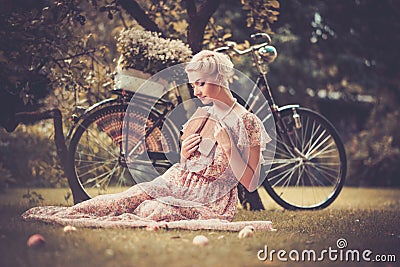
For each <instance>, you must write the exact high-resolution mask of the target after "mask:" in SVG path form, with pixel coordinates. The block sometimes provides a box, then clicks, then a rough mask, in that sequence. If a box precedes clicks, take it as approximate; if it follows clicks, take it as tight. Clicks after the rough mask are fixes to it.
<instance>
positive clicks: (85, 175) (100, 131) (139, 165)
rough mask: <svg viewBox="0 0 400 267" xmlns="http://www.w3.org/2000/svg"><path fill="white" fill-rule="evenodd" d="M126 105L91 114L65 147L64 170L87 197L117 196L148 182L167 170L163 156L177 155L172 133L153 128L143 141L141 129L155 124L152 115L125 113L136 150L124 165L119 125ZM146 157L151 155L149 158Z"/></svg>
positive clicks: (136, 112)
mask: <svg viewBox="0 0 400 267" xmlns="http://www.w3.org/2000/svg"><path fill="white" fill-rule="evenodd" d="M126 112H127V105H109V106H104V107H102V108H100V109H98V110H95V111H94V112H92V113H91V114H89V115H87V116H86V117H85V118H84V120H83V121H82V122H80V123H79V124H78V125H77V127H76V130H75V132H74V135H73V136H72V139H71V142H70V146H69V157H68V163H69V164H68V167H69V168H70V172H69V173H71V175H73V176H74V178H75V179H77V180H78V182H79V183H80V185H81V186H82V189H83V190H84V191H85V193H86V194H87V195H88V196H89V197H94V196H96V195H100V194H109V193H118V192H121V191H124V190H126V189H127V188H129V187H131V186H132V185H135V184H136V183H138V182H142V181H144V180H146V181H150V180H152V179H154V178H155V177H156V176H157V175H159V174H161V173H163V172H164V171H165V170H166V169H168V168H169V167H170V166H171V163H170V162H169V161H168V159H167V158H166V156H165V153H166V152H174V151H178V149H177V148H178V145H179V144H178V142H177V140H178V139H177V138H176V136H174V134H176V133H175V132H176V130H174V129H172V128H171V127H170V126H169V125H165V126H163V130H162V131H161V126H162V125H161V126H160V127H156V128H154V129H153V131H152V132H151V133H150V134H149V135H148V136H147V137H146V138H145V141H143V136H142V135H143V133H142V132H143V131H142V129H141V128H140V127H141V126H143V125H146V126H151V125H153V124H154V123H155V121H156V120H158V117H157V115H156V114H154V113H150V114H146V112H145V111H144V109H143V110H141V109H140V108H135V109H129V111H128V112H129V118H130V122H129V125H130V130H129V131H128V133H129V137H128V139H125V140H129V146H130V147H132V146H136V145H137V148H136V150H135V151H134V153H133V154H132V155H130V164H129V169H128V167H127V166H128V164H127V163H126V162H125V161H126V160H125V155H124V153H122V152H121V151H123V149H124V147H125V144H123V142H124V141H123V140H124V138H126V136H123V134H124V132H123V125H124V123H123V121H124V118H125V115H126ZM149 154H151V155H150V156H149Z"/></svg>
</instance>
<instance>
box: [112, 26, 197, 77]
mask: <svg viewBox="0 0 400 267" xmlns="http://www.w3.org/2000/svg"><path fill="white" fill-rule="evenodd" d="M117 48H118V51H119V52H120V53H121V56H122V59H121V60H120V61H119V64H120V66H121V67H122V68H123V69H128V68H135V69H140V70H142V71H144V72H148V73H150V74H155V73H157V72H158V71H160V70H162V69H164V68H167V67H170V66H172V65H175V64H177V63H183V62H187V61H189V60H190V58H191V56H192V51H191V50H190V48H189V46H188V45H186V44H184V43H183V42H182V41H181V40H173V39H169V38H162V37H160V34H158V33H155V32H150V31H143V30H138V29H134V28H131V29H127V30H123V31H122V32H121V33H120V35H119V37H118V38H117Z"/></svg>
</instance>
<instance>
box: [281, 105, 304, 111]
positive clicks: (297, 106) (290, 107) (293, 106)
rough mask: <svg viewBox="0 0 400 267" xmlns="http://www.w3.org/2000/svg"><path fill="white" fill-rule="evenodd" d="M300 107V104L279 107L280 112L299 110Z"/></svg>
mask: <svg viewBox="0 0 400 267" xmlns="http://www.w3.org/2000/svg"><path fill="white" fill-rule="evenodd" d="M299 107H300V105H298V104H291V105H286V106H282V107H279V108H278V111H283V110H286V109H292V108H299Z"/></svg>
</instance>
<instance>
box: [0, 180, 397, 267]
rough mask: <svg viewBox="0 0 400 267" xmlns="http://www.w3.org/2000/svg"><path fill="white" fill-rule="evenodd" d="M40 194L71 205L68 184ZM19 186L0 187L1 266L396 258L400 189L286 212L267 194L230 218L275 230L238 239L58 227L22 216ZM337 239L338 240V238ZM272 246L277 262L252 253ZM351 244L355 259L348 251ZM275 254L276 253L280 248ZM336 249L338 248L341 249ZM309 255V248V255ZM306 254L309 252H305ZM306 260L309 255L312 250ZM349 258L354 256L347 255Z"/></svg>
mask: <svg viewBox="0 0 400 267" xmlns="http://www.w3.org/2000/svg"><path fill="white" fill-rule="evenodd" d="M34 191H36V192H38V193H40V194H41V195H42V196H43V198H44V201H43V203H41V204H40V205H70V204H71V203H70V202H69V203H68V202H67V201H66V200H65V199H64V196H65V194H66V193H67V191H68V190H67V189H35V190H34ZM25 193H26V189H13V190H7V191H6V192H5V193H1V194H0V203H1V204H0V212H1V217H0V241H1V242H0V256H1V266H7V267H13V266H41V267H42V266H43V267H44V266H52V267H56V266H97V267H100V266H177V267H178V266H230V267H234V266H290V265H292V264H294V261H292V260H291V259H290V258H289V254H290V253H292V254H290V255H291V256H292V258H295V257H296V254H295V252H298V253H299V255H300V256H299V257H300V262H297V263H296V266H310V265H311V264H312V262H310V261H302V260H301V255H302V254H301V253H304V252H306V254H304V255H305V258H306V259H307V257H308V256H310V255H309V254H307V253H309V251H311V250H312V251H315V252H316V255H317V258H318V257H319V256H320V255H321V252H322V251H323V250H324V249H325V250H327V251H329V249H331V250H337V252H332V253H333V254H331V255H330V256H331V258H332V259H333V258H334V256H335V255H336V256H337V259H336V260H335V261H334V260H330V257H329V255H328V253H325V254H323V255H324V261H323V262H316V263H315V265H318V266H320V265H322V264H323V265H326V266H343V265H345V264H346V265H347V264H349V265H353V266H366V265H367V266H398V262H399V261H400V213H399V211H400V190H390V189H366V188H347V187H346V188H344V190H343V191H342V193H341V194H340V196H339V198H338V199H337V200H336V201H335V202H334V203H333V204H332V205H331V206H330V207H329V208H327V209H325V210H321V211H307V212H304V211H303V212H294V211H285V210H283V209H281V208H280V207H278V206H277V205H276V204H274V203H273V201H272V200H270V199H269V198H268V197H267V196H266V195H263V198H264V199H263V202H264V204H265V205H266V207H267V209H266V210H265V211H260V212H249V211H245V210H239V211H238V213H237V216H236V218H235V220H271V221H272V222H273V223H274V227H275V228H276V229H277V231H276V232H260V231H258V232H256V233H255V235H254V236H253V237H251V238H246V239H239V238H238V237H237V233H235V232H219V231H187V230H160V231H157V232H148V231H146V230H144V229H107V230H105V229H78V230H77V231H76V232H72V233H64V232H63V227H61V226H54V225H47V224H44V223H32V222H29V223H28V222H24V221H22V220H21V219H20V217H19V215H20V214H21V213H22V212H23V211H24V210H26V209H27V208H29V207H30V206H32V204H29V203H28V201H27V199H24V198H23V197H22V196H23V194H25ZM34 233H40V234H42V235H43V236H44V237H45V239H46V244H45V245H44V246H41V247H37V248H28V247H27V246H26V241H27V238H28V237H29V236H30V235H31V234H34ZM200 234H201V235H205V236H206V237H207V238H208V239H209V244H208V245H207V246H203V247H199V246H195V245H193V244H192V240H193V238H194V237H195V236H196V235H200ZM339 239H345V240H346V242H347V247H346V248H343V249H338V247H337V241H338V240H339ZM341 241H342V242H344V240H341ZM265 248H267V250H268V257H269V255H270V253H271V251H272V250H275V251H278V250H284V251H285V252H286V254H285V255H283V254H281V258H286V259H288V261H287V262H284V261H280V260H279V259H278V256H277V252H275V253H273V254H272V259H273V261H270V259H266V260H265V261H262V260H259V259H258V257H257V253H258V252H260V251H261V252H260V256H261V257H263V256H265V254H264V251H265ZM355 250H357V251H358V252H359V255H360V260H361V261H360V262H357V261H347V262H346V261H345V260H346V255H347V258H348V259H350V260H351V259H353V258H352V256H351V254H350V253H347V252H349V251H350V252H351V251H353V252H354V251H355ZM366 250H370V251H372V253H371V254H368V253H367V254H366V256H367V257H368V258H370V259H371V260H373V259H375V256H377V255H380V256H381V258H384V257H386V258H387V259H388V260H391V261H393V257H394V256H395V257H396V260H397V262H386V263H380V264H378V263H376V262H369V263H368V262H365V261H363V259H362V257H361V256H362V254H361V253H362V252H363V251H366ZM281 253H282V252H281ZM341 253H342V254H341ZM311 255H312V254H311ZM341 256H342V258H340V257H341ZM310 257H311V256H310ZM311 259H312V257H311ZM354 259H355V258H354Z"/></svg>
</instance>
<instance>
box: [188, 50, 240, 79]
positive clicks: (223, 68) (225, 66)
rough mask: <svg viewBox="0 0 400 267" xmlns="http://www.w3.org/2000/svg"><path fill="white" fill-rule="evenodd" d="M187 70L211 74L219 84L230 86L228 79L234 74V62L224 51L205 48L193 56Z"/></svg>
mask: <svg viewBox="0 0 400 267" xmlns="http://www.w3.org/2000/svg"><path fill="white" fill-rule="evenodd" d="M185 71H186V72H187V73H188V72H192V71H195V72H201V73H205V74H208V75H210V76H211V80H212V81H214V82H216V83H217V84H219V85H222V86H224V87H228V84H229V83H228V80H229V78H231V77H232V76H233V73H234V71H233V63H232V61H231V60H230V58H229V57H228V56H227V55H225V54H222V53H219V52H215V51H211V50H203V51H200V52H199V53H197V54H196V55H194V56H193V58H192V60H191V61H190V62H189V63H188V64H187V65H186V67H185Z"/></svg>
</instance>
